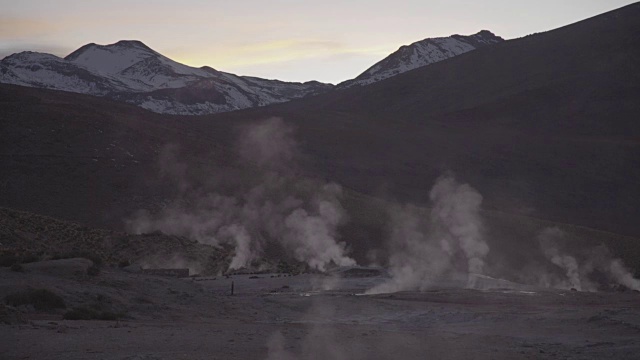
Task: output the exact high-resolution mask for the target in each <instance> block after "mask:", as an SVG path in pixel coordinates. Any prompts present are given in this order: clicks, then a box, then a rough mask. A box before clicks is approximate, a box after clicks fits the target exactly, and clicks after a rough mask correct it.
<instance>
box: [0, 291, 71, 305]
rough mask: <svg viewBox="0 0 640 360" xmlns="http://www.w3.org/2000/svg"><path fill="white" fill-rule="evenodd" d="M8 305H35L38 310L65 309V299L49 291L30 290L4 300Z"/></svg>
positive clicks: (11, 295) (10, 295)
mask: <svg viewBox="0 0 640 360" xmlns="http://www.w3.org/2000/svg"><path fill="white" fill-rule="evenodd" d="M4 301H5V303H6V304H7V305H11V306H20V305H33V307H34V308H35V309H36V310H53V309H64V308H66V307H67V306H66V305H65V303H64V299H62V298H61V297H60V296H58V295H56V294H55V293H53V292H51V291H49V290H47V289H29V290H25V291H21V292H18V293H14V294H9V295H7V296H6V297H5V298H4Z"/></svg>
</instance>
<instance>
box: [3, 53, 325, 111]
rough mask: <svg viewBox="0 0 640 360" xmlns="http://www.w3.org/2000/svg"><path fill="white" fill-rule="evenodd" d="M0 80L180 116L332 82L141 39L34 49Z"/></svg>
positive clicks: (6, 64)
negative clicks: (280, 74)
mask: <svg viewBox="0 0 640 360" xmlns="http://www.w3.org/2000/svg"><path fill="white" fill-rule="evenodd" d="M0 82H2V83H6V84H15V85H21V86H30V87H38V88H46V89H54V90H63V91H70V92H77V93H83V94H89V95H97V96H105V97H109V98H111V99H115V100H119V101H125V102H128V103H131V104H135V105H138V106H140V107H143V108H145V109H148V110H151V111H154V112H159V113H167V114H181V115H201V114H211V113H217V112H224V111H232V110H238V109H244V108H248V107H254V106H264V105H268V104H272V103H278V102H284V101H289V100H291V99H295V98H300V97H304V96H307V95H314V94H317V93H321V92H325V91H328V90H330V89H331V88H332V87H333V86H332V85H329V84H322V83H319V82H306V83H289V82H283V81H277V80H265V79H257V78H253V77H242V76H237V75H234V74H230V73H224V72H220V71H216V70H214V69H212V68H208V67H203V68H193V67H190V66H186V65H183V64H180V63H177V62H175V61H173V60H171V59H169V58H167V57H165V56H163V55H161V54H159V53H158V52H156V51H154V50H152V49H151V48H149V47H148V46H146V45H145V44H143V43H142V42H140V41H119V42H117V43H115V44H111V45H104V46H103V45H96V44H88V45H85V46H83V47H81V48H80V49H78V50H76V51H74V52H73V53H71V54H69V55H68V56H67V57H65V58H64V59H61V58H58V57H56V56H54V55H49V54H40V53H33V52H23V53H19V54H14V55H11V56H8V57H6V58H4V59H3V60H2V61H0Z"/></svg>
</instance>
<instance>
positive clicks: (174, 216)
mask: <svg viewBox="0 0 640 360" xmlns="http://www.w3.org/2000/svg"><path fill="white" fill-rule="evenodd" d="M292 133H293V130H292V129H291V127H289V126H287V125H286V124H285V123H284V122H283V121H282V120H281V119H278V118H273V119H269V120H266V121H263V122H261V123H258V124H255V125H253V126H249V127H247V128H245V129H244V130H243V131H242V132H241V134H240V137H239V140H238V153H239V155H240V162H241V164H240V165H241V166H242V167H244V168H249V169H251V170H252V173H251V174H252V175H253V178H254V179H252V180H257V181H253V182H252V183H251V185H248V186H247V187H246V188H241V189H240V190H239V191H238V190H236V191H235V192H234V193H232V194H230V195H224V194H221V193H219V192H217V191H215V190H214V191H207V190H202V189H200V188H198V189H193V188H190V186H188V185H184V184H185V183H187V181H186V180H185V179H184V177H185V172H186V165H184V164H181V163H179V161H178V160H177V156H175V155H173V154H171V150H172V149H169V153H170V154H169V155H164V156H161V160H162V161H163V163H162V164H161V166H162V169H163V170H162V171H163V172H165V173H168V174H170V175H172V176H174V177H175V178H176V180H177V182H178V184H180V185H179V191H180V194H181V196H182V198H181V199H179V201H175V202H174V203H172V204H171V205H169V206H168V207H166V208H165V209H163V210H162V211H161V212H160V213H157V214H153V215H152V214H150V213H148V212H144V211H143V212H139V213H138V214H136V216H134V218H132V219H131V220H129V222H128V225H129V230H130V231H132V232H134V233H147V232H151V231H157V230H159V231H162V232H164V233H168V234H175V235H183V236H188V237H191V238H194V239H196V240H198V241H199V242H202V243H206V244H211V245H221V244H231V245H233V246H234V248H235V255H234V257H233V258H232V260H231V263H230V265H229V268H230V269H239V268H242V267H246V266H248V265H250V264H251V262H252V261H254V260H257V259H259V258H260V257H261V256H262V255H263V254H264V251H265V249H266V248H267V247H269V246H272V245H274V244H275V245H277V246H278V247H280V248H281V249H283V250H284V251H286V252H287V254H288V255H289V256H291V257H293V258H295V259H296V260H298V261H301V262H305V263H307V264H308V265H309V266H310V267H312V268H315V269H318V270H325V268H326V267H327V265H329V264H332V263H333V264H336V265H339V266H350V265H355V261H354V260H353V259H351V258H350V257H348V256H347V249H346V246H345V244H344V243H343V242H339V241H338V240H337V238H338V232H337V229H338V226H339V225H341V224H342V223H344V222H345V221H346V214H345V211H344V209H343V207H342V206H341V203H340V199H341V197H342V189H341V187H340V186H339V185H337V184H333V183H329V184H326V183H318V182H317V181H313V180H309V179H304V178H302V177H300V176H296V174H295V171H294V170H295V158H296V154H297V153H298V150H297V146H296V142H295V141H294V139H293V137H292Z"/></svg>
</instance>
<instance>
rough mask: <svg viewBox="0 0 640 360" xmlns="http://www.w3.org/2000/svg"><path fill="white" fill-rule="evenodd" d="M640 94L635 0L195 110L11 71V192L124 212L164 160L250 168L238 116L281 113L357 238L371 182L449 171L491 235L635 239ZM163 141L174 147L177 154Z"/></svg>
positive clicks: (160, 179) (114, 218) (397, 184)
mask: <svg viewBox="0 0 640 360" xmlns="http://www.w3.org/2000/svg"><path fill="white" fill-rule="evenodd" d="M639 98H640V4H633V5H629V6H626V7H624V8H621V9H618V10H616V11H612V12H609V13H605V14H602V15H599V16H596V17H593V18H590V19H587V20H584V21H581V22H578V23H575V24H572V25H569V26H565V27H562V28H559V29H555V30H552V31H549V32H544V33H538V34H535V35H531V36H527V37H524V38H520V39H514V40H508V41H504V42H501V43H499V44H495V45H492V46H485V47H482V48H479V49H477V50H475V51H470V52H467V53H464V54H461V55H458V56H456V57H454V58H451V59H449V60H447V61H441V62H438V63H435V64H432V65H429V66H424V67H420V68H417V69H414V70H412V71H409V72H406V73H402V74H399V75H396V76H394V77H391V78H388V79H385V80H382V81H379V82H376V83H373V84H371V85H368V86H362V87H360V86H354V87H352V88H348V89H344V90H340V91H331V92H327V93H324V94H320V95H317V96H313V97H305V98H301V99H296V100H293V101H289V102H285V103H280V104H272V105H269V106H264V107H257V108H248V109H244V110H241V111H233V112H227V113H220V114H213V115H206V116H199V117H187V116H167V115H163V114H156V113H152V112H149V111H144V110H143V109H141V108H139V107H135V106H133V105H131V104H124V103H121V102H117V101H113V100H111V99H108V98H99V97H95V96H87V95H83V94H77V93H69V92H61V91H50V90H45V89H36V88H28V87H23V86H13V85H6V84H2V85H0V206H6V207H10V208H16V209H21V210H26V211H33V212H37V213H42V214H45V215H49V216H55V217H58V218H61V219H64V220H72V221H77V222H81V223H84V224H89V225H94V226H99V227H107V228H113V229H120V230H121V229H122V228H123V224H124V223H123V220H124V219H127V218H128V217H129V216H131V214H132V213H134V212H135V211H137V210H139V209H149V210H150V211H153V210H154V209H161V208H163V207H165V206H166V205H167V202H168V201H169V200H170V199H172V198H173V197H174V196H175V195H176V193H178V194H179V193H180V191H181V188H180V186H178V187H176V185H175V184H172V183H171V181H169V180H168V179H167V177H168V176H167V173H172V172H174V173H180V174H184V173H187V174H189V176H190V177H191V178H193V179H194V180H193V182H192V183H190V185H192V186H196V185H197V186H201V187H202V188H205V190H206V187H207V186H208V187H210V188H214V189H218V188H219V185H220V182H223V180H224V181H227V182H234V181H235V182H241V181H250V180H253V177H252V174H251V172H250V171H248V170H246V169H238V168H235V167H234V166H233V165H232V163H233V161H232V159H233V158H234V156H237V148H236V147H235V145H236V144H235V142H234V141H235V139H236V138H237V134H238V131H239V129H241V128H243V127H245V126H247V125H248V124H252V123H254V122H255V121H259V120H261V119H265V118H269V117H281V118H282V119H284V121H285V122H286V123H288V124H291V125H292V126H293V130H292V131H293V133H294V134H295V138H296V140H297V143H298V144H299V147H300V151H299V152H300V155H301V156H300V158H301V163H300V164H299V169H296V171H297V172H300V173H301V174H302V175H304V176H306V177H309V178H321V179H325V180H327V181H333V182H337V183H339V184H341V185H342V186H343V188H344V189H345V193H348V194H349V201H345V202H344V207H345V209H346V210H347V211H348V215H349V218H350V220H349V224H352V226H353V230H352V231H351V232H350V233H341V235H343V239H344V240H345V241H348V242H349V243H352V242H354V243H355V242H356V241H361V242H367V241H370V242H372V243H375V242H376V241H378V240H379V239H380V238H382V237H384V236H385V231H388V230H389V229H386V228H384V226H385V220H384V217H383V216H381V215H380V214H385V212H384V211H379V212H378V213H376V212H374V211H372V210H371V209H370V208H368V207H367V206H368V205H367V204H369V203H368V200H367V199H371V198H385V199H390V201H393V202H397V203H400V204H404V203H411V204H416V205H427V204H429V191H430V188H431V187H432V185H433V184H434V182H435V179H437V178H438V177H439V176H441V175H442V174H445V173H447V172H453V173H454V174H455V175H456V178H457V179H458V180H459V181H460V182H463V183H468V184H470V185H471V186H473V187H474V188H475V189H477V190H478V192H479V193H480V194H482V197H483V201H482V206H483V209H485V210H486V211H487V212H489V213H491V214H495V216H497V217H498V220H497V223H499V224H500V225H499V228H500V229H502V230H501V232H500V234H499V235H500V236H498V235H496V236H495V237H493V233H490V234H487V239H490V240H491V241H498V240H499V241H501V242H502V243H503V244H504V246H510V247H511V248H520V247H523V246H524V245H527V246H530V245H531V244H534V245H535V243H536V240H535V235H532V234H534V233H535V231H534V230H531V231H529V230H527V231H526V232H525V231H524V230H522V229H534V228H535V229H539V228H540V227H546V226H556V225H557V224H560V225H561V226H563V227H564V228H567V229H574V230H575V231H580V230H581V229H585V228H590V229H591V230H589V231H590V232H591V233H592V234H599V235H597V236H596V235H594V236H595V237H600V236H603V237H607V236H610V235H611V236H612V237H614V238H616V236H613V235H612V234H622V235H628V236H631V237H635V238H632V239H630V240H628V241H626V240H625V241H624V243H625V244H631V243H634V241H635V244H637V241H636V239H637V238H638V237H639V236H640V223H639V222H638V221H637V219H638V217H639V215H640V214H639V212H638V209H640V186H639V184H640V140H639V139H640V122H638V119H639V118H640V117H639V116H640V102H638V100H637V99H639ZM167 144H178V145H179V147H180V151H179V156H177V155H176V156H177V157H178V158H179V163H178V164H175V166H174V167H173V168H167V166H166V163H167V161H166V160H167V156H166V154H164V153H163V149H164V148H165V147H166V145H167ZM193 184H196V185H193ZM205 190H203V197H206V195H207V192H206V191H205ZM353 199H365V200H357V201H356V200H353ZM197 200H198V199H197V198H196V199H195V200H193V201H197ZM363 204H364V205H363ZM365 205H367V206H365ZM362 218H367V219H369V220H368V221H365V220H361V219H362ZM537 222H542V223H544V225H541V226H540V227H534V226H532V225H531V224H532V223H537ZM490 225H491V224H490ZM490 225H489V226H487V231H491V232H494V231H495V229H496V227H497V226H498V225H496V227H492V226H490ZM560 225H558V226H560ZM579 238H580V237H579ZM596 240H597V239H596ZM594 241H595V240H594ZM611 241H612V242H615V241H618V240H615V239H614V240H611ZM595 242H597V241H595ZM618 244H620V245H622V244H623V242H622V241H621V242H619V243H618ZM625 246H627V245H624V246H621V247H620V248H621V249H623V250H622V251H624V247H625ZM354 248H355V247H354ZM370 248H371V247H368V249H370ZM491 251H492V252H493V248H492V250H491ZM503 260H504V261H515V260H514V259H512V258H505V259H503Z"/></svg>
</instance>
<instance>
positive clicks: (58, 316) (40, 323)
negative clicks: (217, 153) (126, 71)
mask: <svg viewBox="0 0 640 360" xmlns="http://www.w3.org/2000/svg"><path fill="white" fill-rule="evenodd" d="M297 146H298V145H297V142H296V140H295V129H294V128H293V127H291V126H289V125H287V124H286V123H285V122H284V121H283V120H281V119H268V120H264V121H259V122H256V123H253V124H252V125H249V126H246V127H244V128H243V129H242V130H241V131H240V132H239V135H238V140H237V142H236V153H237V154H238V156H237V157H236V158H234V159H233V161H234V162H235V166H236V169H241V170H239V172H237V173H234V172H230V171H225V172H218V171H216V169H213V170H212V169H209V168H206V167H203V168H196V169H194V168H193V165H192V164H189V163H187V162H184V161H183V160H182V158H181V154H180V149H179V148H178V147H175V146H167V147H165V148H164V150H163V152H162V153H161V154H160V156H159V162H158V165H159V170H160V176H161V177H164V178H166V179H167V181H169V182H170V183H171V184H173V185H172V186H174V191H173V193H174V194H175V196H174V198H173V199H172V200H171V201H169V202H167V203H165V204H164V206H163V207H162V208H160V209H139V211H136V212H135V213H134V214H131V215H130V216H129V217H127V218H126V224H127V227H128V229H129V231H130V232H131V233H136V234H139V235H137V236H138V237H134V235H128V236H130V237H132V238H128V240H126V241H124V240H122V241H120V242H118V235H116V234H111V235H108V236H107V238H109V239H111V240H110V245H104V244H101V245H100V246H103V248H100V249H101V250H100V251H101V252H102V253H103V254H118V256H117V257H114V256H111V257H105V258H106V261H105V263H104V264H102V265H101V266H98V265H99V264H97V263H96V262H98V259H94V260H93V262H92V261H90V260H87V259H82V258H74V257H73V256H66V257H67V258H65V257H63V258H62V259H58V260H52V256H50V252H51V250H50V249H45V248H38V246H41V244H40V243H38V238H37V237H34V238H32V239H31V240H29V241H31V242H29V241H28V240H25V239H27V237H24V238H23V239H22V241H23V242H22V243H21V246H23V248H22V250H25V251H26V250H28V249H27V248H26V247H27V245H29V244H30V245H31V246H32V247H33V249H40V252H38V253H37V254H38V255H37V257H39V258H38V259H35V260H44V261H33V262H28V263H24V264H22V265H19V266H12V267H11V268H2V269H0V275H1V276H0V296H2V297H3V298H4V299H5V303H6V305H3V307H2V308H1V312H0V317H1V319H2V321H3V322H5V323H7V324H10V326H2V327H0V338H2V339H4V340H3V341H2V345H1V348H0V351H1V352H2V354H4V356H7V358H16V359H18V358H48V359H212V358H213V359H269V360H276V359H391V358H393V359H424V358H433V359H469V358H475V359H517V358H522V359H527V358H530V359H538V358H581V359H583V358H584V359H605V358H611V359H632V358H637V354H638V353H640V307H639V306H638V304H640V293H638V291H639V290H640V281H639V280H638V279H637V278H636V277H634V274H633V272H632V270H631V268H630V267H629V266H628V265H626V264H625V259H629V257H628V256H627V257H625V254H624V253H621V252H619V251H617V250H616V248H614V249H609V248H608V247H607V246H605V245H604V244H603V242H604V241H605V240H609V239H610V237H611V236H612V235H609V234H606V233H604V234H603V233H600V232H592V231H588V230H585V229H582V228H575V227H571V226H566V225H564V224H556V223H550V222H544V221H539V220H535V219H527V218H521V217H515V218H514V217H510V216H508V215H505V214H501V213H497V212H492V211H488V210H485V209H483V207H482V205H483V196H482V194H480V193H479V192H478V191H477V190H476V189H475V188H474V187H473V184H467V183H465V182H464V181H463V179H458V178H456V176H455V174H453V173H450V172H444V173H443V174H442V175H441V176H440V177H439V178H438V179H437V180H436V181H435V183H433V184H425V186H426V187H429V188H430V190H429V200H430V201H429V203H428V204H413V203H408V202H401V201H395V200H393V199H382V198H380V199H365V200H362V199H360V200H358V201H355V202H354V200H353V195H352V194H351V193H350V190H349V189H345V188H343V187H342V186H341V185H340V184H337V183H334V182H325V181H323V180H322V179H317V178H310V177H307V176H304V174H303V172H302V171H301V170H300V167H299V166H298V163H299V161H300V157H301V152H300V151H299V150H298V147H297ZM194 174H195V175H194ZM203 174H204V176H203ZM249 175H250V176H249ZM354 204H356V205H354ZM7 214H8V215H5V217H4V218H3V219H4V220H3V221H5V223H6V224H13V225H12V226H18V225H15V224H21V225H20V226H24V227H25V229H26V226H27V225H25V224H28V223H30V222H35V221H44V220H38V219H35V220H34V217H29V216H28V215H20V214H17V213H11V212H8V213H7ZM20 216H24V217H25V219H26V220H15V219H20ZM12 219H13V220H12ZM363 219H369V220H368V221H369V222H367V221H365V220H363ZM514 219H515V220H514ZM11 221H14V222H11ZM51 221H53V220H51ZM372 223H373V224H376V226H373V227H372V228H366V226H364V225H362V224H372ZM56 224H57V223H56ZM62 226H63V225H59V224H58V225H56V226H41V228H45V230H44V231H45V233H46V231H50V232H51V231H53V230H50V229H51V228H56V227H62ZM363 228H364V229H365V230H366V231H365V230H362V229H363ZM47 229H49V230H47ZM74 229H76V228H74ZM514 229H515V230H514ZM359 230H362V232H359ZM74 231H75V232H79V233H82V232H83V231H90V230H87V229H85V230H83V229H79V230H78V229H76V230H74ZM69 233H73V232H68V231H67V232H65V234H69ZM65 239H66V238H65ZM133 239H136V240H135V241H137V243H139V244H141V245H138V247H137V248H135V249H134V248H131V246H132V245H131V244H133V242H134V240H133ZM158 239H163V241H167V242H168V243H170V244H174V245H167V246H168V248H169V249H173V250H166V248H164V250H162V249H160V250H159V249H157V244H158V241H159V240H158ZM187 239H188V240H187ZM52 241H53V242H54V243H55V242H56V241H60V244H64V242H65V241H67V240H57V238H56V237H53V240H52ZM172 241H173V243H172ZM175 241H179V243H180V244H181V245H175ZM189 241H191V242H189ZM194 241H195V242H194ZM154 242H155V245H154V246H156V247H153V246H151V245H145V244H154ZM610 243H612V244H614V245H616V244H619V243H616V242H615V241H613V242H610ZM38 244H40V245H38ZM185 244H186V245H185ZM5 245H6V246H15V247H16V248H18V247H19V246H18V243H17V242H16V243H12V242H11V240H10V241H9V242H8V243H7V244H5ZM73 246H75V247H74V249H76V247H77V246H81V247H82V245H78V244H77V243H76V244H75V245H73ZM87 246H89V245H87ZM104 246H107V247H104ZM108 246H111V247H108ZM171 246H173V247H171ZM186 247H188V249H191V250H187V248H186ZM33 249H32V250H33ZM90 249H91V246H89V247H88V248H87V249H85V250H90ZM115 249H117V252H116V251H115ZM141 249H142V250H141ZM194 249H195V250H194ZM76 250H77V249H76ZM94 250H95V251H94V252H93V253H94V254H97V252H96V251H97V248H94ZM627 255H628V254H627ZM78 256H80V257H82V255H78ZM141 268H188V269H189V271H190V275H191V276H190V277H185V278H173V277H167V276H158V275H153V274H149V273H145V272H143V271H142V270H141ZM42 289H45V290H46V291H49V292H50V293H46V292H44V294H45V295H46V294H48V295H46V296H45V298H44V300H43V299H41V298H38V297H37V296H43V295H42V294H43V292H42ZM38 291H40V292H38ZM38 294H39V295H38ZM54 300H55V301H54ZM43 304H44V305H43ZM54 305H55V306H54Z"/></svg>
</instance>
